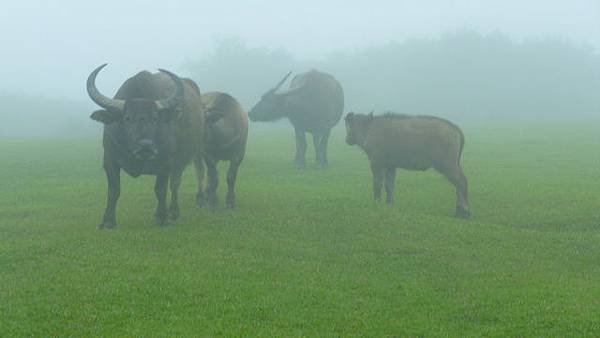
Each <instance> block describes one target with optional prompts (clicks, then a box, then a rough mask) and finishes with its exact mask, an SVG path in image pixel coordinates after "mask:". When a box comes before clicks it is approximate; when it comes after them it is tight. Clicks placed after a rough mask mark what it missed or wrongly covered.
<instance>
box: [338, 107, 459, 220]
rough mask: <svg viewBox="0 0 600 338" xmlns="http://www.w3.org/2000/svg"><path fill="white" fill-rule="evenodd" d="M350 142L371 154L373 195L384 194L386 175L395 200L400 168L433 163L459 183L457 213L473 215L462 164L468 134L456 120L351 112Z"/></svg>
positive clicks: (419, 167) (348, 120) (421, 167)
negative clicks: (396, 181) (397, 174)
mask: <svg viewBox="0 0 600 338" xmlns="http://www.w3.org/2000/svg"><path fill="white" fill-rule="evenodd" d="M345 122H346V142H347V143H348V144H349V145H354V144H358V145H359V146H360V147H361V148H362V149H363V150H364V151H365V152H366V153H367V155H368V156H369V161H370V162H371V171H372V172H373V197H374V198H375V200H379V199H380V198H381V188H382V185H383V177H384V175H385V190H386V194H387V203H392V201H393V198H394V197H393V195H394V181H395V178H396V168H402V169H407V170H423V171H424V170H427V169H429V168H431V167H433V168H434V169H435V170H437V171H438V172H439V173H441V174H442V175H444V176H445V177H446V178H447V179H448V180H449V181H450V182H451V183H452V184H454V186H455V187H456V217H460V218H468V217H469V216H470V211H469V205H468V201H467V178H466V177H465V175H464V173H463V171H462V168H461V167H460V157H461V154H462V150H463V146H464V143H465V137H464V135H463V133H462V131H461V130H460V129H459V128H458V127H457V126H456V125H454V124H452V123H450V122H449V121H446V120H444V119H441V118H437V117H433V116H410V115H400V114H385V115H381V116H373V113H371V114H370V115H364V114H354V113H348V115H346V118H345Z"/></svg>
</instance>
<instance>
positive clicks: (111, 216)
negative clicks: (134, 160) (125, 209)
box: [97, 163, 121, 229]
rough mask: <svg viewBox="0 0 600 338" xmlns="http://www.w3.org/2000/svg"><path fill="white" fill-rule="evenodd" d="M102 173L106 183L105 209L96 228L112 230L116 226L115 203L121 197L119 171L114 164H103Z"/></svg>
mask: <svg viewBox="0 0 600 338" xmlns="http://www.w3.org/2000/svg"><path fill="white" fill-rule="evenodd" d="M104 172H105V173H106V180H107V183H108V193H107V196H106V209H105V210H104V215H103V216H102V223H100V224H99V225H98V226H97V228H98V229H104V228H114V227H116V226H117V215H116V210H117V201H118V200H119V196H120V195H121V169H120V168H119V167H118V166H117V165H115V164H114V163H110V164H108V163H105V165H104Z"/></svg>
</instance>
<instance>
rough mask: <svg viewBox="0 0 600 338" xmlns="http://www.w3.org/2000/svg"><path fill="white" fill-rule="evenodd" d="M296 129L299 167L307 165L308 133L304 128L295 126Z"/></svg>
mask: <svg viewBox="0 0 600 338" xmlns="http://www.w3.org/2000/svg"><path fill="white" fill-rule="evenodd" d="M295 131H296V165H297V166H298V168H301V169H302V168H304V167H306V160H305V156H306V133H305V132H304V130H300V129H299V128H295Z"/></svg>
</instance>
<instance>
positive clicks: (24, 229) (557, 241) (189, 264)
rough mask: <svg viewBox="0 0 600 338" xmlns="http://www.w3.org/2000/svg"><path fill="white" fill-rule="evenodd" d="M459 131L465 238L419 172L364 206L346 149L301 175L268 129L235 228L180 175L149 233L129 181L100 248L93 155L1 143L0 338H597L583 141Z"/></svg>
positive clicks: (590, 171) (590, 156) (511, 130)
mask: <svg viewBox="0 0 600 338" xmlns="http://www.w3.org/2000/svg"><path fill="white" fill-rule="evenodd" d="M463 129H464V131H465V134H466V137H467V144H466V148H465V153H464V157H463V167H464V168H465V172H466V174H467V176H468V178H469V183H470V201H471V208H472V212H473V217H472V219H471V220H468V221H463V220H458V219H454V218H453V217H452V215H453V213H454V191H453V188H452V187H451V185H450V184H449V183H447V182H446V181H445V180H444V179H443V178H442V177H441V176H440V175H438V174H436V173H435V172H433V171H428V172H425V173H421V172H406V171H404V172H399V175H398V178H397V188H396V204H395V205H394V206H392V207H388V206H386V205H384V204H377V203H375V202H373V201H371V175H370V172H369V169H368V168H369V167H368V162H367V159H366V156H365V155H364V154H363V153H362V152H361V151H360V150H359V149H358V148H357V147H349V146H347V145H346V144H345V143H344V139H343V138H344V135H343V130H341V129H340V130H338V131H337V132H336V133H335V135H334V137H333V139H332V144H331V147H330V164H331V165H330V168H329V169H326V170H322V169H318V168H317V167H316V165H314V161H313V152H312V147H311V148H309V153H308V156H309V157H308V159H309V161H308V163H309V166H308V168H307V169H306V170H303V171H299V170H297V169H295V166H294V164H293V161H292V158H293V154H292V150H293V148H294V145H293V142H292V141H293V135H292V130H291V129H287V128H286V129H268V128H264V129H260V130H251V135H250V136H251V137H250V143H249V146H248V153H247V157H246V160H245V162H244V163H243V165H242V168H241V170H240V176H239V180H238V183H239V184H238V194H237V195H238V209H237V210H235V211H233V212H230V211H226V210H219V211H217V212H216V213H211V212H210V211H208V210H200V209H196V208H195V206H194V200H193V195H194V190H195V178H194V174H193V170H191V168H188V170H187V171H186V174H185V179H184V182H183V184H182V192H181V194H180V196H181V212H182V216H181V218H180V219H179V220H178V221H177V222H175V223H174V224H173V225H172V226H170V227H168V228H158V227H157V226H155V225H154V219H153V216H152V215H153V211H154V207H155V199H154V194H153V189H152V186H153V180H152V179H151V178H150V177H142V178H138V179H132V178H129V177H127V176H124V177H123V180H122V181H123V188H122V195H121V200H120V204H119V209H118V214H117V215H118V220H119V222H120V226H119V227H118V228H117V229H115V230H104V231H98V230H96V228H95V226H96V224H97V223H98V222H99V221H100V217H101V214H102V211H103V209H104V202H105V193H106V191H105V189H106V182H105V178H104V173H103V171H102V169H101V157H102V151H101V142H100V138H99V137H98V138H90V139H78V140H59V139H55V140H39V139H38V140H1V141H0V154H2V155H1V156H2V164H1V167H0V168H1V170H0V182H1V186H0V281H1V283H0V336H2V337H17V336H35V337H49V336H87V337H92V336H96V337H99V336H128V337H134V336H260V337H265V336H275V337H290V336H309V337H315V336H375V337H386V336H425V337H439V336H442V337H443V336H448V337H462V336H499V337H504V336H535V337H585V336H588V337H598V336H600V133H598V132H597V123H594V124H587V125H586V124H584V123H581V124H564V125H561V124H547V125H542V126H540V125H533V124H525V123H524V124H519V125H517V124H515V125H513V126H510V125H496V126H484V125H479V124H472V125H468V124H467V125H463ZM222 168H223V167H222ZM224 171H225V170H221V174H223V173H224ZM224 188H225V184H224V181H222V182H221V185H220V198H221V205H223V197H224V191H225V190H224Z"/></svg>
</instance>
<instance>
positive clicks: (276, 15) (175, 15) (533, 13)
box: [0, 0, 600, 99]
mask: <svg viewBox="0 0 600 338" xmlns="http://www.w3.org/2000/svg"><path fill="white" fill-rule="evenodd" d="M465 27H467V28H471V29H476V30H479V31H481V32H485V33H489V32H494V31H499V32H503V33H506V34H508V35H510V36H513V37H515V38H529V37H532V38H540V37H566V38H570V39H573V40H575V41H577V42H582V43H587V44H590V45H592V46H594V47H595V48H596V49H597V50H599V51H600V0H437V1H436V0H411V1H402V0H396V1H391V0H390V1H381V0H380V1H376V0H371V1H360V2H358V1H356V2H354V1H348V0H346V1H338V0H334V1H324V0H322V1H313V0H304V1H293V2H291V1H281V0H279V1H276V0H258V1H224V0H221V1H191V0H190V1H183V0H179V1H161V2H151V1H139V0H136V1H126V0H119V1H117V0H101V1H85V0H60V1H59V0H46V1H44V0H18V1H17V0H13V1H11V0H7V1H3V4H2V11H0V42H1V43H2V46H3V47H2V56H1V59H2V60H3V61H4V62H3V67H2V69H1V70H0V90H7V91H17V92H18V91H22V92H25V91H26V92H31V93H35V94H46V95H48V96H56V95H58V96H66V97H71V98H75V99H85V97H86V95H85V86H84V82H85V79H86V77H87V75H88V74H89V72H90V71H91V70H92V69H93V68H94V67H95V66H97V65H99V64H101V63H104V62H109V63H110V64H111V65H110V67H108V68H106V70H105V71H104V72H103V74H102V75H101V77H102V79H100V80H99V87H100V89H101V90H103V91H106V93H107V94H111V95H112V94H113V93H114V91H115V90H116V86H118V85H119V84H120V82H121V81H123V80H124V79H125V78H127V77H128V76H131V75H133V74H134V73H135V72H137V71H138V70H141V69H149V70H154V69H156V68H158V67H163V68H169V69H173V70H175V71H178V70H180V69H181V65H182V64H183V63H184V62H185V61H186V60H191V59H195V58H198V57H199V56H201V55H202V54H205V53H207V52H210V51H211V49H212V47H213V46H214V42H215V41H216V40H218V39H221V38H228V37H240V38H242V39H244V40H246V41H247V42H248V44H249V45H250V46H268V47H272V48H278V47H283V48H285V49H287V50H288V51H290V52H291V53H292V54H294V55H296V56H298V57H299V58H318V57H320V56H323V55H327V54H328V53H330V52H332V51H336V50H340V49H354V48H360V47H363V46H370V45H376V44H381V43H385V42H388V41H392V40H396V41H401V40H404V39H407V38H413V37H416V38H420V37H436V36H439V35H440V34H441V33H443V32H445V31H448V30H455V29H461V28H465ZM181 75H185V74H184V73H183V74H181Z"/></svg>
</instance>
